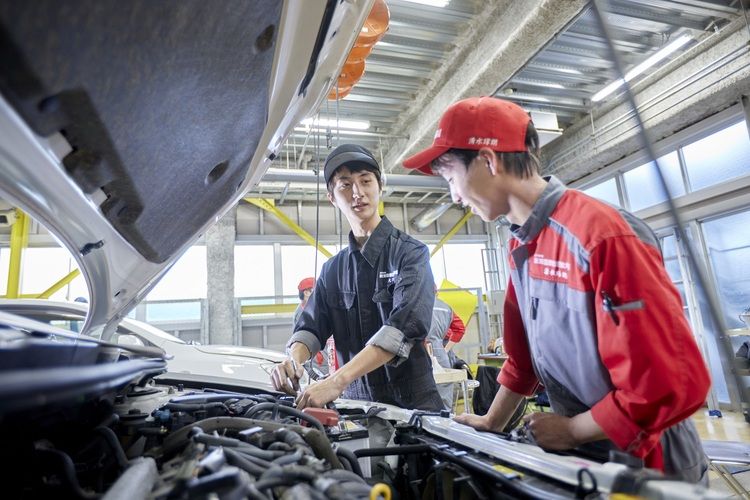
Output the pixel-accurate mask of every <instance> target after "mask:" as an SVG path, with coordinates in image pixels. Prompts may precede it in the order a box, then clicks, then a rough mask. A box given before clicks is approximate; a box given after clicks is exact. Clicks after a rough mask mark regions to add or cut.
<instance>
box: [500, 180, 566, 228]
mask: <svg viewBox="0 0 750 500" xmlns="http://www.w3.org/2000/svg"><path fill="white" fill-rule="evenodd" d="M544 180H545V181H547V187H546V188H544V191H542V194H541V196H540V197H539V199H538V200H536V203H534V206H533V207H532V209H531V215H530V216H529V218H528V220H526V222H524V224H523V225H522V226H519V225H517V224H511V226H510V231H511V233H512V234H513V236H514V237H515V238H516V239H517V240H519V241H520V242H521V243H528V242H529V241H531V240H533V239H534V238H536V237H537V235H538V234H539V233H540V231H541V230H542V228H543V227H544V226H546V225H547V220H548V219H549V216H550V214H552V211H553V210H554V209H555V207H556V206H557V203H558V202H559V201H560V198H562V195H563V194H565V191H566V190H567V189H568V188H566V187H565V184H563V183H562V182H561V181H560V180H559V179H558V178H557V177H555V176H554V175H550V176H549V177H544Z"/></svg>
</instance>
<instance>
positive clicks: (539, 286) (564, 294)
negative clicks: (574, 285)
mask: <svg viewBox="0 0 750 500" xmlns="http://www.w3.org/2000/svg"><path fill="white" fill-rule="evenodd" d="M529 299H530V314H531V319H539V314H540V311H546V312H547V313H548V314H549V313H550V312H552V313H553V314H554V312H558V313H560V312H562V311H560V309H570V310H571V311H570V312H576V313H586V312H587V311H588V309H590V304H589V298H588V295H587V294H586V292H580V291H578V290H573V289H571V288H569V287H567V286H566V285H564V284H561V283H555V282H553V281H544V280H531V283H530V284H529Z"/></svg>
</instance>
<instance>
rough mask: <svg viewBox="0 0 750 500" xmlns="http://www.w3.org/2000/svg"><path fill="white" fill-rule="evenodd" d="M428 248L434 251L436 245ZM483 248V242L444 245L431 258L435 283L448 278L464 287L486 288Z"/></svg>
mask: <svg viewBox="0 0 750 500" xmlns="http://www.w3.org/2000/svg"><path fill="white" fill-rule="evenodd" d="M428 248H430V251H432V249H433V248H435V246H434V245H432V246H430V247H428ZM483 248H485V246H484V244H483V243H453V244H447V245H444V246H443V248H442V249H441V250H440V251H439V252H438V253H437V254H435V256H434V257H433V258H432V259H431V260H430V266H431V267H432V274H433V278H434V279H435V283H436V284H437V285H438V286H439V285H440V283H441V282H442V281H443V278H446V279H448V280H450V281H452V282H453V283H455V284H456V285H458V286H460V287H462V288H482V289H484V268H483V266H482V249H483Z"/></svg>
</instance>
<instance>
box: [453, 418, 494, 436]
mask: <svg viewBox="0 0 750 500" xmlns="http://www.w3.org/2000/svg"><path fill="white" fill-rule="evenodd" d="M453 420H455V421H456V422H458V423H459V424H464V425H468V426H469V427H473V428H475V429H476V430H478V431H485V432H500V431H501V429H495V428H493V426H492V423H491V422H490V419H489V418H488V417H487V415H473V414H470V413H464V414H462V415H457V416H456V417H454V418H453Z"/></svg>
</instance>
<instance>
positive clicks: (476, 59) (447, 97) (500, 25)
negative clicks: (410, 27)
mask: <svg viewBox="0 0 750 500" xmlns="http://www.w3.org/2000/svg"><path fill="white" fill-rule="evenodd" d="M587 5H588V1H587V0H527V1H524V2H514V1H512V0H499V1H495V2H486V5H485V7H484V8H483V10H482V11H481V12H479V13H478V14H477V15H476V16H475V17H474V19H473V20H472V22H471V23H470V26H469V27H468V28H467V29H466V30H465V32H464V34H463V35H462V36H461V37H460V38H459V39H458V41H457V46H456V48H455V49H454V51H453V52H452V53H451V54H450V56H449V57H448V58H447V60H448V61H452V62H451V63H449V64H444V65H442V66H441V67H440V68H439V69H438V70H437V71H436V72H435V73H434V74H432V75H430V82H429V83H428V84H427V85H426V86H425V87H424V88H423V89H422V90H421V91H420V92H419V94H418V95H417V97H416V98H415V99H414V101H413V102H412V104H411V106H409V108H408V109H407V110H406V111H405V112H402V114H401V119H400V121H399V122H398V123H396V124H395V125H394V128H393V129H392V130H391V132H390V133H391V134H392V135H395V136H407V137H406V138H404V139H392V140H390V141H388V142H387V144H386V147H385V151H388V154H387V155H386V156H385V161H384V167H385V169H386V170H387V171H389V172H390V171H394V169H398V170H400V169H401V168H402V167H401V162H402V161H403V159H404V158H406V157H407V156H410V155H412V154H414V153H415V152H417V151H419V150H420V149H422V148H425V147H427V146H428V145H429V144H430V143H431V142H432V137H433V134H434V132H435V127H436V125H437V122H438V120H439V119H440V116H441V115H442V113H443V111H444V110H445V108H446V107H448V105H450V104H451V103H453V102H455V101H457V100H459V99H462V98H465V97H470V96H474V95H490V94H492V93H493V92H494V91H495V90H496V89H497V88H498V87H499V86H501V85H502V84H503V83H505V82H506V81H507V80H509V79H510V78H511V77H512V76H513V75H514V74H516V73H517V72H518V71H519V70H521V69H522V68H523V67H524V66H525V65H526V64H527V63H528V62H529V60H530V59H531V58H532V57H533V56H534V55H536V54H537V53H538V52H539V51H540V50H541V49H542V48H544V47H545V46H546V45H547V44H548V43H550V41H551V40H554V39H555V37H556V36H557V35H558V34H560V33H561V32H562V31H563V30H564V29H565V28H566V27H567V26H568V25H569V24H570V22H571V21H573V20H574V19H575V18H576V17H577V16H578V15H579V14H580V13H581V12H582V10H583V9H584V8H585V7H586V6H587Z"/></svg>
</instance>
